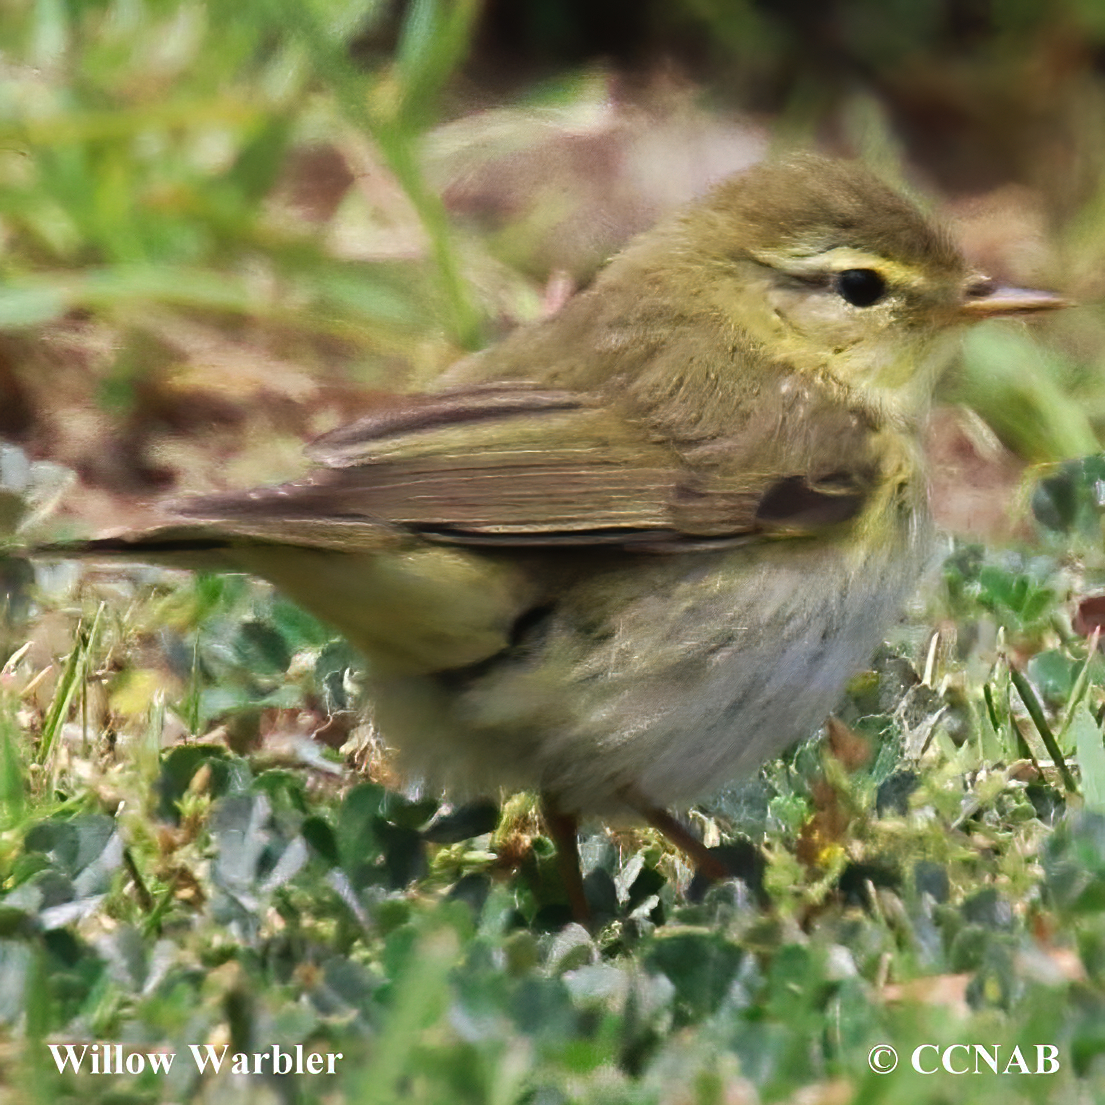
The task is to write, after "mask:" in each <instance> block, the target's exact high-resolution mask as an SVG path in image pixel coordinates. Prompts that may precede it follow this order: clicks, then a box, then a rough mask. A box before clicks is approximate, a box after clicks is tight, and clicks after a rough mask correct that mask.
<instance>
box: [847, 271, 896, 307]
mask: <svg viewBox="0 0 1105 1105" xmlns="http://www.w3.org/2000/svg"><path fill="white" fill-rule="evenodd" d="M835 287H836V290H837V293H838V294H839V295H840V298H841V299H843V300H844V301H845V302H846V303H851V305H852V306H853V307H870V306H871V305H872V304H873V303H878V301H879V300H880V299H882V297H883V293H885V291H886V281H885V280H883V278H882V277H881V276H880V275H879V274H878V273H877V272H875V270H874V269H845V270H844V271H843V272H840V273H837V276H836V281H835Z"/></svg>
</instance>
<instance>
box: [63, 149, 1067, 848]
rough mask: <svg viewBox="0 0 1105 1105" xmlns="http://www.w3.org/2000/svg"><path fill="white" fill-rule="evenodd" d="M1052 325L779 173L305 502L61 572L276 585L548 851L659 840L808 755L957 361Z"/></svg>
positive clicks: (677, 231) (1018, 296)
mask: <svg viewBox="0 0 1105 1105" xmlns="http://www.w3.org/2000/svg"><path fill="white" fill-rule="evenodd" d="M1059 304H1060V300H1059V299H1058V298H1057V297H1056V296H1054V295H1051V294H1048V293H1044V292H1035V291H1025V290H1020V289H1004V288H998V287H995V286H994V285H993V284H992V283H991V282H989V281H987V280H986V279H984V278H983V277H981V276H980V275H979V274H977V273H975V272H972V271H971V269H970V268H969V266H968V265H967V264H966V262H965V261H964V259H963V257H962V256H961V255H960V253H959V252H958V250H957V249H956V248H955V246H954V245H953V244H952V243H951V241H950V239H949V238H947V237H946V236H945V235H944V234H943V233H941V232H940V231H939V230H938V229H936V228H934V227H933V226H932V225H930V223H929V222H928V221H927V220H926V219H925V218H924V217H923V216H922V215H921V214H920V213H919V212H918V211H917V210H916V208H915V207H914V206H913V205H912V204H910V203H909V202H908V201H907V200H905V199H904V198H902V197H901V196H900V195H898V194H897V193H895V192H894V191H892V190H891V189H890V188H888V187H887V186H886V185H885V184H883V183H882V182H881V181H880V180H878V179H877V178H876V177H875V176H873V175H872V174H871V173H870V172H868V171H867V170H865V169H863V168H861V167H859V166H857V165H855V164H851V163H845V162H839V161H831V160H825V159H822V158H819V157H814V156H797V157H791V158H788V159H784V160H779V161H775V162H773V163H766V164H762V165H760V166H758V167H756V168H754V169H752V170H751V171H749V172H746V173H744V174H742V175H740V176H737V177H735V178H733V179H731V180H728V181H726V182H725V183H723V184H721V185H720V186H719V187H717V188H716V189H715V190H714V191H713V192H711V193H710V194H709V195H707V196H706V197H705V198H704V199H702V200H700V201H699V202H696V203H694V204H693V205H691V206H690V207H688V208H687V209H686V210H684V211H682V212H681V213H679V214H677V215H676V216H674V217H673V218H670V219H669V220H668V221H666V222H665V223H663V224H662V225H660V226H659V227H657V228H655V229H654V230H652V231H650V232H649V233H647V234H644V235H642V236H641V237H639V238H637V239H636V240H635V241H634V242H632V243H631V244H630V245H629V247H628V248H627V249H626V250H625V251H624V252H623V253H621V254H620V255H619V256H618V257H616V258H615V259H614V260H613V261H611V262H610V263H609V265H608V266H607V267H606V269H605V270H604V271H603V272H602V273H601V275H600V276H599V277H598V278H597V279H596V280H595V282H594V284H593V285H592V286H591V287H590V288H589V289H588V290H587V291H585V292H583V293H581V294H579V295H577V296H576V297H575V298H573V299H572V300H571V301H569V302H568V304H567V305H566V306H565V307H564V308H563V309H562V310H561V311H560V312H559V313H558V314H557V315H555V317H552V318H550V319H547V320H545V321H541V322H536V323H533V324H531V325H528V326H523V327H521V328H519V329H518V330H516V331H515V332H514V333H513V334H511V335H510V336H509V337H508V338H507V339H506V340H505V341H503V342H501V343H500V344H499V345H496V346H494V347H493V348H490V349H487V350H485V351H484V352H482V353H479V354H476V355H474V356H472V357H469V358H467V359H465V360H463V361H461V362H459V363H458V364H456V365H455V366H454V367H453V368H452V369H451V370H450V371H449V372H448V373H447V375H446V376H445V378H443V379H442V381H441V383H440V387H439V389H438V390H436V391H434V392H431V393H425V394H417V395H395V396H394V397H392V398H391V399H390V400H389V401H387V402H386V403H384V404H382V405H381V406H380V407H379V408H378V409H377V410H375V412H374V413H372V414H370V415H369V416H368V417H365V418H362V419H361V420H359V421H357V422H354V423H353V424H351V425H349V426H346V427H344V428H341V429H338V430H336V431H334V432H332V433H330V434H327V435H326V436H324V437H322V438H321V439H319V440H317V441H316V442H315V443H314V444H313V445H312V446H311V448H310V455H311V456H312V457H313V458H314V459H315V460H316V461H318V462H319V465H320V466H319V467H318V468H317V470H315V472H314V473H313V474H312V475H309V476H308V477H306V478H305V479H302V480H299V481H296V482H292V483H287V484H284V485H282V486H278V487H268V488H262V489H259V490H253V491H247V492H244V493H232V494H223V495H215V496H206V497H200V498H194V499H191V500H187V501H184V502H177V503H175V504H172V505H171V506H170V507H169V508H168V509H167V514H166V520H165V524H163V525H159V526H157V527H156V528H151V529H146V530H143V531H139V532H126V533H121V534H115V535H110V536H105V537H102V538H100V539H98V540H93V541H90V542H86V543H83V544H80V545H67V546H54V547H52V548H51V551H52V552H54V553H58V552H60V553H63V554H64V555H73V554H98V555H99V554H106V555H118V554H125V555H133V556H137V557H141V558H144V559H146V560H152V561H157V562H163V563H164V562H167V563H170V564H174V565H177V566H194V567H206V568H218V569H225V570H230V571H245V572H251V573H253V574H255V575H258V576H261V577H263V578H265V579H267V580H270V581H271V582H272V583H274V584H275V585H276V586H277V587H278V588H280V589H281V590H283V591H284V592H285V593H286V594H287V595H289V596H290V597H291V598H292V599H294V600H295V601H297V602H299V603H301V604H302V605H303V606H304V607H306V608H307V609H308V610H311V611H312V612H314V613H315V614H316V615H318V616H319V617H321V618H323V619H325V620H327V621H329V622H330V623H332V624H333V625H334V626H335V627H336V628H337V629H339V630H340V631H341V632H342V633H344V634H345V635H346V636H347V637H348V638H349V640H350V641H351V642H352V643H353V644H355V645H356V646H358V647H359V648H360V649H361V650H363V652H364V654H365V655H366V657H367V659H368V666H369V676H370V680H371V687H372V695H371V700H372V703H373V711H374V715H375V720H376V722H377V724H378V725H379V728H380V730H381V732H382V733H383V735H384V736H385V738H386V739H387V740H388V741H389V742H390V743H393V744H394V745H395V746H396V747H397V748H398V749H399V750H400V752H401V753H402V755H403V756H404V757H405V758H406V760H407V762H408V763H409V764H410V765H412V766H413V768H414V769H415V770H417V771H418V772H420V773H422V774H423V775H425V776H428V777H430V778H431V779H432V780H436V781H439V782H441V783H443V784H445V785H447V786H450V787H461V788H464V789H466V790H469V791H471V790H476V791H480V790H485V789H486V788H487V787H489V786H494V787H499V786H503V787H509V788H532V789H534V790H538V791H540V792H541V793H542V794H543V795H545V796H546V798H547V801H548V806H549V808H550V809H551V810H552V811H555V812H556V813H557V814H558V816H559V821H557V822H556V825H555V826H554V827H555V828H556V831H557V835H558V836H559V837H560V839H561V841H562V842H564V843H566V844H567V846H568V847H569V848H570V847H571V840H572V839H574V836H573V834H572V832H571V830H572V826H573V819H574V818H575V817H576V816H579V815H586V814H599V815H603V816H607V817H609V816H619V815H625V814H630V815H633V814H636V815H637V816H643V817H645V818H646V819H648V820H650V821H652V822H653V823H654V824H657V825H660V826H662V827H664V828H665V829H667V830H669V831H671V832H672V833H673V835H675V836H676V837H677V839H678V838H679V832H680V830H679V828H678V823H677V822H675V821H673V820H672V819H671V818H670V817H669V815H667V814H666V813H665V809H666V807H668V806H673V805H674V806H683V805H686V804H687V803H689V802H691V801H693V800H695V799H697V798H699V797H701V796H703V795H705V794H707V793H709V792H710V791H712V790H714V789H716V788H718V787H719V786H720V785H721V784H723V783H725V782H726V781H728V780H730V779H732V778H733V777H734V776H738V775H740V774H742V773H747V772H749V771H751V770H753V769H755V768H756V767H757V766H758V765H759V764H760V763H762V762H763V761H764V760H765V759H767V758H768V757H770V756H772V755H774V754H775V753H777V752H779V751H780V750H782V749H783V748H785V747H786V746H787V745H789V744H791V743H792V742H793V741H795V740H797V739H799V738H802V737H805V736H807V735H809V734H811V733H812V732H813V731H814V730H815V729H816V727H817V726H818V725H819V724H820V723H821V722H822V721H823V720H824V718H825V716H826V714H827V713H828V712H829V711H830V710H831V709H832V707H833V705H834V703H835V702H836V700H837V698H838V696H839V695H840V694H841V690H842V688H843V686H844V683H845V681H846V680H847V679H848V677H849V676H850V675H851V674H852V673H854V672H855V671H856V669H857V668H859V667H861V666H862V665H863V664H864V662H865V661H866V660H867V659H868V657H869V655H870V653H871V652H872V651H873V650H874V648H875V646H876V645H877V644H878V642H879V641H880V640H881V639H882V637H883V634H884V632H885V631H886V629H887V627H888V626H889V625H890V624H891V623H892V622H893V621H894V619H895V618H896V617H897V615H898V613H899V609H900V607H901V605H902V603H903V601H904V600H905V599H906V597H907V596H908V595H909V593H910V591H911V590H912V588H913V587H914V586H915V583H916V581H917V577H918V573H919V570H920V566H921V563H922V561H923V559H924V557H925V554H926V547H927V543H928V539H929V532H930V523H929V516H928V511H927V507H926V497H927V491H926V483H925V468H924V462H923V458H922V453H921V447H920V440H919V438H920V432H921V428H922V424H923V422H924V420H925V416H926V412H927V410H928V406H929V402H930V397H931V394H932V390H933V385H934V382H935V380H936V378H937V375H938V373H939V371H940V369H941V366H942V365H943V364H944V362H945V361H946V360H947V359H948V354H949V342H948V340H946V339H947V338H948V337H949V336H952V335H954V332H955V331H956V330H957V329H958V328H959V327H960V326H961V325H962V324H964V323H967V322H970V321H972V320H975V319H980V318H985V317H989V316H994V315H1003V314H1009V313H1013V312H1024V311H1036V310H1043V309H1047V308H1051V307H1055V306H1058V305H1059ZM554 821H555V818H554ZM680 843H683V844H687V845H688V846H690V847H692V849H693V841H689V840H686V839H680ZM700 858H701V855H700Z"/></svg>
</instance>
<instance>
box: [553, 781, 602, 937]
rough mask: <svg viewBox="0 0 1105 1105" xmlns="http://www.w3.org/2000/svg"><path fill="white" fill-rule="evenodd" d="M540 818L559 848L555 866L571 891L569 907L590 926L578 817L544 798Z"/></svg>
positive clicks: (575, 915)
mask: <svg viewBox="0 0 1105 1105" xmlns="http://www.w3.org/2000/svg"><path fill="white" fill-rule="evenodd" d="M541 818H542V820H543V821H544V822H545V827H546V828H547V829H548V831H549V836H551V837H552V840H553V843H554V844H555V845H556V865H557V869H558V870H559V871H560V878H561V880H562V881H563V883H564V889H565V890H566V891H567V892H568V904H569V905H570V906H571V908H572V916H573V917H574V918H575V919H576V920H577V921H578V922H579V923H580V924H581V925H586V926H589V925H590V923H591V907H590V906H589V905H588V904H587V895H586V894H585V893H584V891H583V872H582V870H581V869H580V866H579V841H578V840H577V838H576V833H577V832H578V830H579V818H578V817H576V816H575V815H574V814H570V813H564V812H563V810H560V809H558V808H557V805H556V800H555V799H554V798H551V797H550V796H549V795H547V794H544V795H542V796H541Z"/></svg>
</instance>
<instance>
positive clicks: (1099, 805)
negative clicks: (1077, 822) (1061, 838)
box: [1070, 702, 1105, 813]
mask: <svg viewBox="0 0 1105 1105" xmlns="http://www.w3.org/2000/svg"><path fill="white" fill-rule="evenodd" d="M1070 733H1071V736H1072V737H1073V738H1074V747H1075V751H1076V753H1077V755H1078V765H1079V767H1080V768H1081V772H1082V798H1083V801H1084V802H1085V807H1086V809H1087V810H1092V811H1095V812H1097V813H1105V743H1103V742H1102V734H1101V726H1100V725H1098V723H1097V722H1096V721H1095V720H1094V717H1093V714H1091V713H1090V711H1089V707H1087V705H1086V704H1085V702H1082V703H1079V705H1078V706H1077V707H1076V709H1075V711H1074V715H1073V717H1072V719H1071V723H1070Z"/></svg>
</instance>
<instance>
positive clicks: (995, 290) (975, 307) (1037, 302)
mask: <svg viewBox="0 0 1105 1105" xmlns="http://www.w3.org/2000/svg"><path fill="white" fill-rule="evenodd" d="M1070 305H1071V304H1070V300H1068V299H1064V298H1063V297H1062V296H1061V295H1056V294H1055V293H1054V292H1041V291H1036V290H1034V289H1032V288H1008V287H1003V286H1001V285H1000V284H995V283H994V282H993V281H992V280H988V279H986V278H979V279H977V280H972V281H971V283H970V284H968V285H967V287H966V288H964V289H963V299H962V301H961V302H960V304H959V314H960V315H962V316H964V317H965V318H968V319H970V320H972V321H980V320H982V319H984V318H1000V317H1001V316H1002V315H1024V314H1031V313H1033V312H1036V311H1054V310H1057V309H1058V308H1060V307H1069V306H1070Z"/></svg>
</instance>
